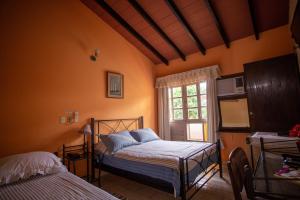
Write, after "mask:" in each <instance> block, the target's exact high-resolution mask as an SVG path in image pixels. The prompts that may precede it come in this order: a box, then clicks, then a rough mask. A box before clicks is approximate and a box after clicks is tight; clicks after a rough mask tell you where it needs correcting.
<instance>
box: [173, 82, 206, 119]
mask: <svg viewBox="0 0 300 200" xmlns="http://www.w3.org/2000/svg"><path fill="white" fill-rule="evenodd" d="M201 82H206V93H203V94H201V91H200V83H201ZM191 85H196V90H197V93H196V95H191V96H188V95H187V86H191ZM178 87H180V88H181V97H173V88H178ZM170 94H171V97H170V96H169V95H170ZM201 95H206V106H202V105H201ZM194 96H196V97H197V107H188V103H187V101H188V97H194ZM176 98H181V99H182V108H174V107H173V105H174V104H173V99H176ZM168 101H169V104H171V105H169V113H170V118H169V122H180V121H181V122H186V123H203V124H204V123H207V119H205V118H203V117H202V111H201V108H202V107H206V110H207V81H206V80H203V81H199V82H197V83H193V84H187V85H183V86H175V87H170V88H169V91H168ZM192 108H197V109H198V119H189V118H188V110H189V109H192ZM178 109H182V112H183V116H182V117H183V119H174V110H178Z"/></svg>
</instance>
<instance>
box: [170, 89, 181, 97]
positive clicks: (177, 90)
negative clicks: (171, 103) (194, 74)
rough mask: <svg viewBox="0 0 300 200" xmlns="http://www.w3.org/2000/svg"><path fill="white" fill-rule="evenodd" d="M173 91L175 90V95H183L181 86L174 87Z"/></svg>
mask: <svg viewBox="0 0 300 200" xmlns="http://www.w3.org/2000/svg"><path fill="white" fill-rule="evenodd" d="M172 91H173V97H181V96H182V91H181V87H176V88H172Z"/></svg>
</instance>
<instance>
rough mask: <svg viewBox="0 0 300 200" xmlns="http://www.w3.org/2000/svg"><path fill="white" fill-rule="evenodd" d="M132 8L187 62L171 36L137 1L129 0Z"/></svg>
mask: <svg viewBox="0 0 300 200" xmlns="http://www.w3.org/2000/svg"><path fill="white" fill-rule="evenodd" d="M129 3H130V4H131V5H132V7H133V8H134V9H135V10H136V11H137V12H138V13H140V15H141V16H142V17H143V18H144V19H145V20H146V21H147V22H148V24H149V25H150V26H152V28H153V29H154V30H155V31H156V32H157V33H158V34H159V35H160V36H161V37H162V38H163V39H164V40H165V41H166V42H167V43H168V44H169V45H170V46H171V47H173V49H174V50H175V51H176V52H177V54H178V55H179V56H180V57H181V59H182V60H184V61H185V60H186V56H185V55H184V54H183V53H182V51H181V50H180V49H179V48H178V47H177V46H176V44H175V43H174V42H173V41H172V40H171V39H170V38H169V36H168V35H167V34H166V33H165V32H164V31H163V30H162V29H161V28H160V27H159V25H158V24H157V23H156V22H155V21H154V20H153V19H152V17H150V15H149V14H148V13H147V12H146V11H145V10H144V8H143V7H142V6H141V5H140V4H139V3H138V2H137V1H136V0H129Z"/></svg>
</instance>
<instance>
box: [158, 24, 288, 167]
mask: <svg viewBox="0 0 300 200" xmlns="http://www.w3.org/2000/svg"><path fill="white" fill-rule="evenodd" d="M292 52H293V42H292V40H291V33H290V31H289V28H288V26H287V25H286V26H282V27H278V28H275V29H272V30H269V31H266V32H263V33H261V34H260V39H259V40H255V38H254V36H250V37H247V38H243V39H240V40H236V41H234V42H231V44H230V48H229V49H227V48H226V47H225V46H224V45H223V46H218V47H215V48H212V49H208V50H207V53H206V55H205V56H203V55H201V54H200V53H195V54H192V55H190V56H188V57H187V61H185V62H184V61H182V60H180V59H176V60H173V61H171V62H170V65H169V66H166V65H164V64H160V65H156V66H155V75H156V77H159V76H164V75H168V74H173V73H178V72H182V71H187V70H191V69H194V68H199V67H206V66H211V65H215V64H218V65H219V66H220V69H221V73H222V75H226V74H233V73H238V72H243V64H244V63H248V62H252V61H256V60H261V59H265V58H271V57H276V56H280V55H284V54H289V53H292ZM248 135H249V134H247V133H228V132H227V133H225V132H224V133H221V134H220V137H221V139H222V142H223V145H224V149H223V151H222V160H223V162H224V161H226V160H227V159H228V156H229V153H230V152H231V150H233V149H234V148H235V147H237V146H240V147H242V148H244V149H245V150H246V151H247V153H249V151H248V150H249V148H248V145H247V144H246V142H245V139H246V137H247V136H248ZM248 155H249V154H248Z"/></svg>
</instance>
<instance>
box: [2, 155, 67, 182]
mask: <svg viewBox="0 0 300 200" xmlns="http://www.w3.org/2000/svg"><path fill="white" fill-rule="evenodd" d="M66 171H67V169H66V167H65V166H64V165H63V164H62V163H61V161H60V158H58V157H57V156H55V155H54V154H52V153H49V152H30V153H23V154H16V155H12V156H7V157H4V158H1V159H0V185H4V184H8V183H13V182H15V181H18V180H20V179H28V178H29V177H31V176H34V175H37V174H41V175H46V174H54V173H58V172H66Z"/></svg>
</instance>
